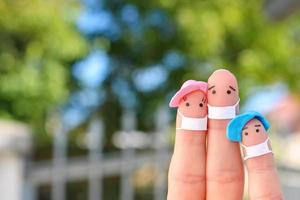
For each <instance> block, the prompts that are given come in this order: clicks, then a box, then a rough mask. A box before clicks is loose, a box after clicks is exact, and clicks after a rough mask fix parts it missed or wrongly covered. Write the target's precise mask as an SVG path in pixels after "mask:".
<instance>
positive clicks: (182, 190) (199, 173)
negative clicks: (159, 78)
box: [168, 91, 207, 200]
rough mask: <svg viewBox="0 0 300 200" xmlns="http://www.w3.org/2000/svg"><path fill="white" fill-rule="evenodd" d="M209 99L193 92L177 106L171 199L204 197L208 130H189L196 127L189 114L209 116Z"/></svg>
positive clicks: (169, 188) (171, 171) (170, 187)
mask: <svg viewBox="0 0 300 200" xmlns="http://www.w3.org/2000/svg"><path fill="white" fill-rule="evenodd" d="M206 102H207V101H206V94H205V93H203V92H201V91H194V92H192V93H189V94H187V95H186V96H185V97H184V99H182V100H181V101H180V103H179V105H178V114H177V120H176V127H177V129H176V139H175V146H174V154H173V156H172V160H171V164H170V168H169V178H168V181H169V186H168V199H169V200H177V199H178V200H202V199H203V200H204V199H205V154H206V152H205V151H206V130H200V129H198V130H188V129H193V127H192V125H188V124H189V123H187V121H189V120H187V118H186V117H190V118H193V119H196V118H202V119H206V117H207V107H206ZM200 104H201V106H202V107H200ZM204 121H205V120H204ZM199 123H200V122H199ZM197 124H198V123H197ZM189 126H190V127H189ZM206 127H207V125H206V124H205V129H206Z"/></svg>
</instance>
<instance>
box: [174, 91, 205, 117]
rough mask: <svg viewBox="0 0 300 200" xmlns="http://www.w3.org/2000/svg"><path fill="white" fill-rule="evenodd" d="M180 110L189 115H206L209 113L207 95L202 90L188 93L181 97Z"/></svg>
mask: <svg viewBox="0 0 300 200" xmlns="http://www.w3.org/2000/svg"><path fill="white" fill-rule="evenodd" d="M178 110H179V112H180V113H181V114H183V115H184V116H187V117H193V118H199V117H205V116H206V115H207V98H206V95H205V94H204V93H203V92H202V91H200V90H197V91H194V92H192V93H189V94H187V95H186V96H184V97H183V98H182V99H181V101H180V103H179V105H178Z"/></svg>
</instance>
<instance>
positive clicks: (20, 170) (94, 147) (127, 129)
mask: <svg viewBox="0 0 300 200" xmlns="http://www.w3.org/2000/svg"><path fill="white" fill-rule="evenodd" d="M155 118H156V119H157V120H156V123H155V124H156V125H155V131H154V133H142V132H138V131H136V116H135V113H134V112H133V111H127V112H125V113H124V116H123V117H122V119H123V120H122V123H123V125H122V127H123V128H122V131H120V132H118V133H116V135H115V137H114V139H113V140H114V143H115V145H116V146H118V147H119V148H120V149H121V151H120V152H119V153H105V154H104V153H103V139H104V138H103V135H104V133H103V124H102V121H101V119H100V118H98V117H95V118H94V119H93V120H92V121H91V123H90V126H89V131H88V133H87V134H86V136H87V137H86V142H87V147H88V155H87V156H84V157H77V158H68V157H67V146H68V142H67V141H68V140H67V137H68V132H67V131H65V130H64V129H63V128H62V127H59V128H58V129H57V130H56V134H55V137H54V144H53V160H49V161H45V162H38V163H36V162H27V164H25V163H26V162H25V159H24V154H20V153H11V152H16V150H11V148H10V146H14V148H16V147H17V149H19V152H24V150H26V149H28V148H27V146H28V144H30V141H29V140H30V137H27V136H26V137H25V136H24V135H26V134H21V133H24V132H28V131H27V130H26V129H24V128H22V127H21V128H20V126H18V127H19V128H13V129H11V128H7V127H9V126H12V124H9V126H7V125H5V124H1V123H0V126H1V131H2V132H5V133H7V134H1V137H2V139H1V140H0V141H2V143H1V144H0V147H1V148H0V150H1V157H0V158H1V160H0V192H1V199H3V200H21V199H23V200H38V199H41V198H40V197H39V195H38V193H39V191H38V190H39V188H40V186H42V185H49V186H50V190H51V194H49V195H48V196H47V197H46V198H42V199H52V200H65V199H70V198H69V197H67V195H66V191H67V188H66V187H67V184H68V183H72V182H76V181H82V180H83V181H86V182H87V195H86V196H87V197H86V198H79V199H88V200H100V199H107V200H110V199H108V198H104V195H103V193H104V191H103V188H104V187H103V181H104V179H105V178H106V177H111V176H118V177H120V182H119V189H118V188H109V189H111V190H112V191H113V192H115V193H117V194H118V196H119V198H118V199H120V200H133V199H139V198H136V197H135V192H136V191H135V190H136V188H135V185H134V180H133V179H134V174H135V173H136V171H137V170H139V169H140V168H142V167H143V166H145V165H147V166H151V167H152V169H153V171H154V173H153V176H154V178H153V181H152V184H153V188H152V194H153V195H151V196H152V197H151V199H154V200H164V199H166V192H167V168H168V165H169V161H170V157H171V151H172V150H171V149H170V147H169V143H168V140H169V138H168V137H169V136H168V133H170V130H169V124H170V115H169V112H168V110H167V109H164V108H163V107H162V108H160V109H158V111H157V115H156V117H155ZM5 127H6V128H5ZM13 127H15V125H14V126H13ZM4 135H9V136H12V135H13V136H14V138H18V139H13V140H10V142H8V143H7V144H10V145H3V144H4V142H3V141H5V140H3V136H4ZM24 141H27V142H24ZM16 144H17V145H16ZM18 144H19V145H18ZM20 144H23V145H20ZM24 144H27V145H24ZM18 146H19V147H18ZM3 149H6V150H5V151H4V150H3ZM141 149H142V151H141ZM145 149H147V150H145ZM3 152H4V153H3ZM4 155H5V156H4ZM8 158H9V159H8ZM11 160H12V161H13V162H8V163H10V164H6V163H7V161H11ZM13 166H14V167H13ZM24 174H25V178H24ZM279 174H280V178H281V181H282V185H283V191H284V194H285V199H287V200H298V199H299V197H300V170H296V169H291V168H287V167H285V166H279ZM23 179H24V180H23ZM4 186H5V187H4ZM9 186H12V187H9ZM266 187H267V186H266ZM79 190H81V188H80V189H79ZM117 190H119V191H117ZM22 191H23V192H22ZM71 199H72V198H71ZM114 199H115V198H114ZM148 199H149V198H148ZM72 200H73V199H72Z"/></svg>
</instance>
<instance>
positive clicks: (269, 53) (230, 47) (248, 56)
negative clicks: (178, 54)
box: [160, 0, 300, 93]
mask: <svg viewBox="0 0 300 200" xmlns="http://www.w3.org/2000/svg"><path fill="white" fill-rule="evenodd" d="M160 2H161V6H163V7H165V8H166V9H168V10H170V11H173V12H174V11H175V12H174V18H175V19H176V22H177V23H178V26H179V32H180V34H179V35H180V37H182V38H184V40H185V42H184V44H185V47H184V52H186V54H187V56H188V57H189V60H196V62H194V63H196V65H194V67H193V68H194V69H195V70H197V68H198V70H197V71H196V73H194V74H196V75H195V76H196V77H197V74H201V68H203V67H201V65H203V64H204V65H205V64H208V65H210V66H212V69H216V68H219V67H223V66H224V67H225V68H228V69H230V70H232V71H233V72H234V73H235V75H236V76H237V77H238V79H239V83H240V86H241V88H242V89H241V91H242V93H244V92H247V91H248V89H249V88H251V87H253V86H255V85H260V84H268V83H273V82H276V81H282V82H284V83H287V84H288V85H289V86H290V88H292V89H295V90H297V91H300V84H299V80H298V78H297V74H299V72H300V66H299V65H300V60H299V55H300V20H299V14H298V16H297V15H296V16H291V17H290V18H288V19H285V20H283V21H276V22H274V21H272V20H271V19H269V18H268V17H266V12H265V10H264V1H261V0H254V1H247V2H245V1H243V0H229V1H223V0H214V1H196V2H195V1H169V0H162V1H160ZM197 66H198V67H197ZM212 69H209V73H211V71H212ZM190 73H191V74H192V73H193V70H191V72H190ZM205 75H207V74H205Z"/></svg>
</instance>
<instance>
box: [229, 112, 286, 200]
mask: <svg viewBox="0 0 300 200" xmlns="http://www.w3.org/2000/svg"><path fill="white" fill-rule="evenodd" d="M269 128H270V124H269V122H268V120H267V119H266V118H265V117H264V116H263V115H262V114H260V113H258V112H255V111H251V112H245V113H243V114H240V115H238V116H236V117H235V118H233V119H232V120H231V121H230V122H229V124H228V126H227V131H226V136H227V138H228V139H229V140H230V141H232V142H239V143H240V144H241V147H242V150H243V156H244V160H245V164H246V167H247V170H248V176H249V179H248V186H249V195H250V199H260V198H263V199H283V196H282V191H281V186H280V181H279V178H278V173H277V170H276V164H275V160H274V157H273V154H272V149H271V145H270V141H269V136H268V133H267V131H268V130H269ZM266 185H268V187H266Z"/></svg>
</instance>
